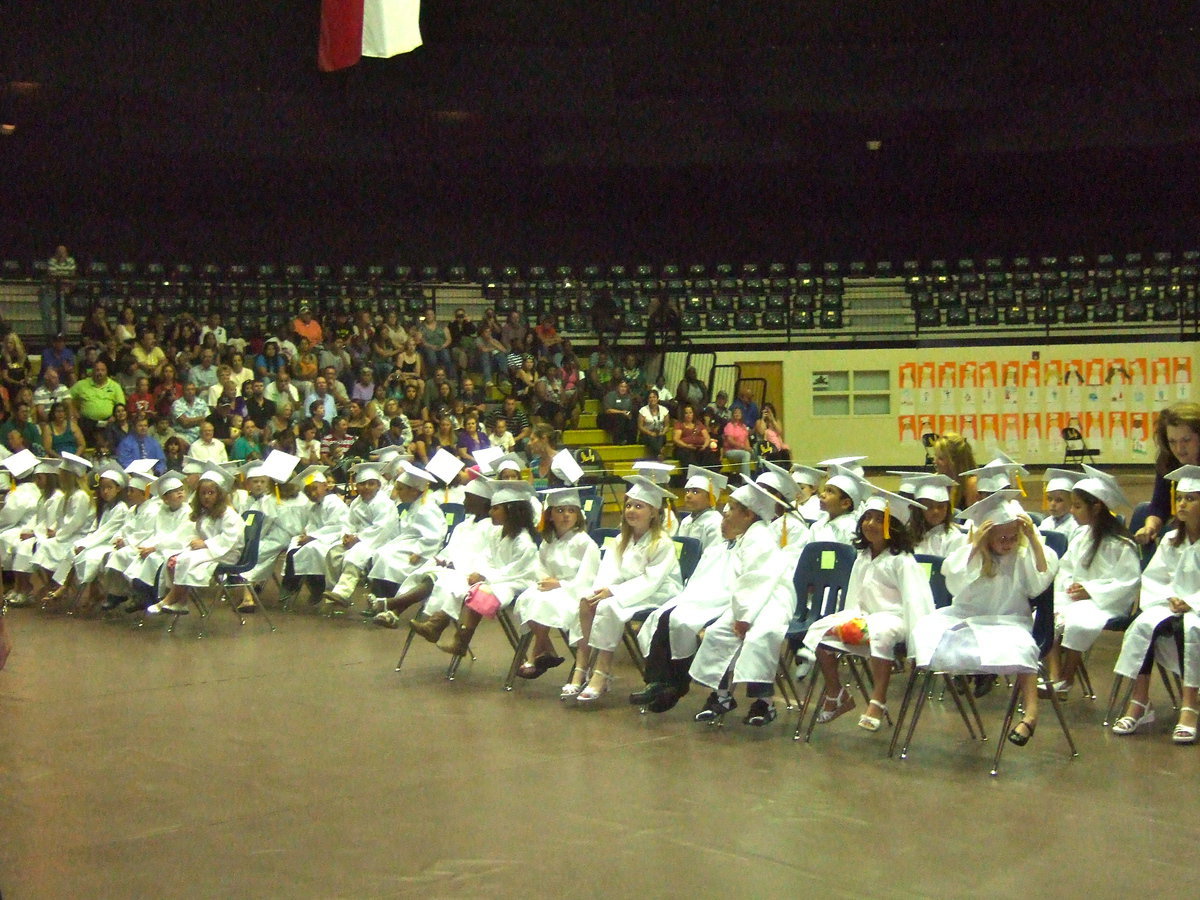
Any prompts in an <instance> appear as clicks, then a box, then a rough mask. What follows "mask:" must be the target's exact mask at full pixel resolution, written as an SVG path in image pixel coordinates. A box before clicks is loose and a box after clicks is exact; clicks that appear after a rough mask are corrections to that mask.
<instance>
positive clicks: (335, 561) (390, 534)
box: [321, 463, 400, 608]
mask: <svg viewBox="0 0 1200 900" xmlns="http://www.w3.org/2000/svg"><path fill="white" fill-rule="evenodd" d="M350 474H351V476H352V477H353V478H354V484H355V487H356V488H357V490H358V496H357V497H355V498H354V499H353V500H352V501H350V512H349V515H348V516H347V522H346V532H345V534H343V535H342V538H341V540H340V541H338V542H337V543H335V544H334V545H333V547H332V548H330V550H329V554H328V555H327V556H326V557H325V565H326V567H327V569H328V570H329V574H330V576H331V577H332V576H334V575H336V576H337V581H336V582H335V583H334V585H333V587H331V588H330V589H329V590H327V591H326V592H325V593H324V594H322V595H321V599H322V600H324V601H325V602H326V603H328V604H330V605H331V606H334V607H342V608H348V607H349V606H350V605H351V597H352V595H353V594H354V590H355V588H357V587H358V584H359V582H360V581H362V579H363V576H364V575H366V573H367V572H369V571H370V569H371V563H372V561H373V560H374V558H375V553H376V551H377V550H378V549H379V548H380V547H382V546H383V545H384V544H386V543H387V542H388V541H390V540H391V539H392V538H394V537H395V536H396V535H397V534H398V533H399V531H400V514H399V513H397V512H396V506H395V504H394V503H393V502H392V498H391V497H389V496H387V495H386V494H384V493H383V491H381V490H380V488H381V487H382V486H383V474H382V473H381V472H380V466H379V464H378V463H361V464H360V465H357V466H354V467H353V468H352V469H351V470H350Z"/></svg>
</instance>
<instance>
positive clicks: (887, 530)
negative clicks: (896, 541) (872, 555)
mask: <svg viewBox="0 0 1200 900" xmlns="http://www.w3.org/2000/svg"><path fill="white" fill-rule="evenodd" d="M883 539H884V540H885V541H890V540H891V539H892V504H890V503H885V504H884V505H883Z"/></svg>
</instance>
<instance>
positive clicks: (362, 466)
mask: <svg viewBox="0 0 1200 900" xmlns="http://www.w3.org/2000/svg"><path fill="white" fill-rule="evenodd" d="M350 476H351V477H352V478H353V479H354V481H355V482H356V483H357V482H363V481H378V482H382V481H383V473H382V472H380V471H379V463H373V462H365V463H359V464H358V465H357V466H351V467H350Z"/></svg>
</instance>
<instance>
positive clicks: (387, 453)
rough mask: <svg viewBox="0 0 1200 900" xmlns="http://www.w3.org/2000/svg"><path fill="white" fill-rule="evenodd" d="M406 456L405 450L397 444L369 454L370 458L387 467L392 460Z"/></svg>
mask: <svg viewBox="0 0 1200 900" xmlns="http://www.w3.org/2000/svg"><path fill="white" fill-rule="evenodd" d="M403 454H404V448H402V447H400V446H399V445H397V444H388V445H387V446H386V447H380V448H379V449H378V450H372V451H371V452H370V453H369V454H367V456H368V458H370V459H373V460H376V461H377V462H379V463H381V464H384V465H386V464H387V463H388V462H390V461H391V460H392V459H394V458H395V457H397V456H402V455H403Z"/></svg>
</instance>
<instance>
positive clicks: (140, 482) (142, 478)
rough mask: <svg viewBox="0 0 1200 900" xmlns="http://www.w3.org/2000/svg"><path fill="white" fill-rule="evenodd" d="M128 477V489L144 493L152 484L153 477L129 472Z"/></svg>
mask: <svg viewBox="0 0 1200 900" xmlns="http://www.w3.org/2000/svg"><path fill="white" fill-rule="evenodd" d="M128 476H129V487H131V488H134V489H136V490H140V491H144V490H145V489H146V488H148V487H150V485H151V484H153V483H154V476H153V475H146V474H144V473H142V472H130V473H128Z"/></svg>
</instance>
